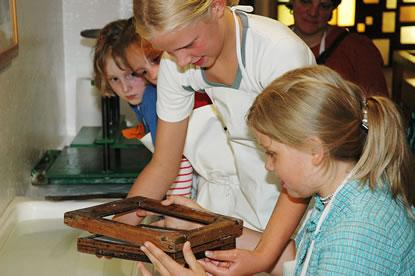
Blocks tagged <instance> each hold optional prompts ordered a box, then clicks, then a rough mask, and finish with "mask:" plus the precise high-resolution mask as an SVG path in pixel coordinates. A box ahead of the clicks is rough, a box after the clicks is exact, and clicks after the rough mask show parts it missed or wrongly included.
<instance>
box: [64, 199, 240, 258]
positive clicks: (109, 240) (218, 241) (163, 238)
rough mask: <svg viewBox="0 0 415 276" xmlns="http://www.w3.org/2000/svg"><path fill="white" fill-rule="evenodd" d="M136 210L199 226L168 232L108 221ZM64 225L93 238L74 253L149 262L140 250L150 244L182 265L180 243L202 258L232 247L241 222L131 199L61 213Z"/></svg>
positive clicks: (82, 240) (83, 241) (84, 240)
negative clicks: (88, 233)
mask: <svg viewBox="0 0 415 276" xmlns="http://www.w3.org/2000/svg"><path fill="white" fill-rule="evenodd" d="M137 209H143V210H147V211H151V212H153V213H157V214H160V215H162V216H170V217H175V218H178V219H182V220H186V221H189V222H195V223H199V224H201V225H202V226H201V227H198V228H196V229H192V230H182V229H172V228H163V227H157V226H152V225H149V224H139V225H136V226H134V225H128V224H125V223H121V222H117V221H114V220H112V219H111V218H108V217H110V216H112V215H116V214H122V213H129V212H133V211H135V210H137ZM64 222H65V224H67V225H69V226H71V227H74V228H79V229H82V230H85V231H88V232H90V233H92V234H94V235H92V236H88V237H80V238H78V241H77V247H78V251H80V252H83V253H89V254H95V255H99V256H108V257H115V258H121V259H127V260H135V261H143V262H150V260H149V259H148V258H147V256H146V255H145V254H144V252H142V251H141V250H140V246H141V245H143V244H144V242H145V241H150V242H152V243H153V244H155V245H156V246H157V247H159V248H160V249H161V250H163V251H164V252H165V253H166V254H168V255H169V256H170V257H171V258H173V259H174V260H176V261H177V262H178V263H181V264H184V263H185V260H184V257H183V253H182V248H183V244H184V243H185V242H186V241H190V244H191V246H192V250H193V252H194V254H195V256H196V258H198V259H199V258H203V257H204V252H205V251H206V250H224V249H233V248H235V240H236V238H237V237H239V236H240V235H241V234H242V228H243V222H242V220H240V219H236V218H233V217H228V216H222V215H218V214H214V213H210V212H206V211H200V210H195V209H192V208H188V207H185V206H182V205H176V204H172V205H169V206H163V205H161V203H160V201H157V200H154V199H149V198H145V197H139V196H137V197H131V198H127V199H122V200H117V201H113V202H109V203H104V204H100V205H97V206H93V207H89V208H84V209H78V210H74V211H70V212H66V213H65V214H64Z"/></svg>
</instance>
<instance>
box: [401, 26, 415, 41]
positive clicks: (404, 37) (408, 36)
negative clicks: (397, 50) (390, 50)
mask: <svg viewBox="0 0 415 276" xmlns="http://www.w3.org/2000/svg"><path fill="white" fill-rule="evenodd" d="M401 44H415V26H405V27H401Z"/></svg>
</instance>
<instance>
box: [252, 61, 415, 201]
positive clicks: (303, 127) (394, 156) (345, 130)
mask: <svg viewBox="0 0 415 276" xmlns="http://www.w3.org/2000/svg"><path fill="white" fill-rule="evenodd" d="M364 111H367V124H366V123H365V124H363V123H362V121H363V119H364ZM248 124H249V125H250V126H251V127H252V128H254V129H255V130H257V131H259V132H260V133H263V134H265V135H267V136H269V137H271V138H272V139H274V140H276V141H278V142H280V143H283V144H287V145H290V146H292V147H295V148H299V149H301V148H302V147H303V146H305V141H307V138H310V137H318V138H319V139H320V140H321V141H322V143H323V147H324V148H325V150H326V155H327V157H328V160H343V161H354V162H356V166H355V172H356V174H355V175H354V178H356V179H359V180H361V182H362V183H368V185H369V186H370V187H371V188H372V189H374V188H376V187H377V186H380V185H389V186H390V189H391V192H392V195H393V197H394V198H397V197H398V198H400V199H401V200H402V202H403V203H404V204H405V205H406V206H407V207H408V208H409V209H410V206H414V205H415V188H414V185H413V181H414V178H413V174H412V169H411V165H412V164H413V160H412V155H411V152H410V150H409V147H408V145H407V141H406V135H405V132H404V126H403V122H402V117H401V116H400V113H399V111H398V109H397V108H396V107H395V104H394V103H393V102H392V101H391V100H389V99H388V98H385V97H381V96H373V97H369V98H367V99H365V98H364V94H363V92H362V90H361V89H360V88H359V87H358V86H356V85H354V84H352V83H350V82H348V81H345V80H344V79H342V78H341V77H340V76H339V75H338V74H337V73H336V72H334V71H333V70H331V69H330V68H328V67H325V66H313V67H306V68H300V69H296V70H293V71H290V72H288V73H286V74H284V75H283V76H281V77H280V78H278V79H276V80H275V81H273V82H272V83H271V84H270V85H269V86H268V87H267V88H266V89H265V90H264V92H262V93H261V94H260V95H259V96H258V97H257V98H256V100H255V102H254V104H253V105H252V107H251V108H250V111H249V114H248ZM365 126H367V128H368V129H366V128H365Z"/></svg>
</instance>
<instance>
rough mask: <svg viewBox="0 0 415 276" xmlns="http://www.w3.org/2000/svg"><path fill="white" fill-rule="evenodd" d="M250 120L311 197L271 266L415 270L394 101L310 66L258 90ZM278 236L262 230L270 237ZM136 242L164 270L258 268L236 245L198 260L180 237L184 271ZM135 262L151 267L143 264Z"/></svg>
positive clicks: (269, 151)
mask: <svg viewBox="0 0 415 276" xmlns="http://www.w3.org/2000/svg"><path fill="white" fill-rule="evenodd" d="M247 120H248V124H249V126H250V127H251V129H252V130H253V133H254V134H255V137H256V139H257V141H258V143H259V145H261V147H262V148H263V150H264V151H265V152H266V155H267V158H266V162H265V166H266V168H267V169H268V170H269V171H271V172H273V173H275V174H276V175H278V176H279V178H280V180H281V183H282V185H283V186H284V187H285V188H286V190H287V192H288V194H289V195H290V196H292V197H296V198H309V197H314V199H315V205H314V207H313V209H312V211H311V212H310V215H308V216H307V218H306V219H305V222H304V224H303V226H302V227H301V229H300V231H299V232H298V234H297V236H296V237H295V240H292V241H290V242H289V243H288V245H287V247H286V248H285V250H284V253H283V254H282V257H281V258H280V259H279V260H278V261H277V264H276V271H274V272H275V273H277V274H281V273H283V272H284V275H357V274H359V275H360V274H362V275H373V274H375V275H408V276H409V275H415V186H414V185H413V183H414V173H413V169H412V168H413V164H414V162H413V161H414V160H413V159H412V158H413V157H412V155H411V153H410V150H409V148H408V145H407V143H406V141H405V133H404V128H403V122H402V118H401V116H400V114H399V112H398V110H397V108H396V107H395V105H394V103H393V102H392V101H391V100H389V99H388V98H386V97H383V96H369V97H365V96H364V93H363V91H362V89H360V88H359V87H358V86H357V85H355V84H353V83H351V82H348V81H345V80H344V79H343V78H341V77H340V76H339V74H337V73H336V72H335V71H333V70H332V69H330V68H328V67H326V66H312V67H307V68H300V69H296V70H293V71H291V72H288V73H286V74H284V75H283V76H282V77H280V78H278V79H276V80H275V81H273V82H272V83H271V84H270V85H269V86H268V87H267V88H266V89H265V90H264V92H263V93H261V94H260V95H259V96H258V97H257V98H256V100H255V102H254V103H253V105H252V107H251V108H250V111H249V114H248V117H247ZM294 171H295V172H296V173H293V172H294ZM270 223H274V222H270ZM275 239H276V238H275V237H273V236H268V239H267V240H266V242H268V243H270V244H274V240H275ZM262 241H264V242H265V240H262ZM142 250H143V251H144V252H145V253H146V254H147V256H149V258H150V260H151V261H152V262H153V264H155V267H156V269H157V270H158V271H160V272H161V275H171V274H172V275H206V272H205V270H204V269H206V270H207V271H208V272H209V273H212V274H213V275H237V274H231V273H230V272H231V271H232V266H233V265H234V263H233V260H235V258H238V257H239V258H242V259H245V263H242V265H240V271H241V273H240V274H239V275H242V274H243V271H244V270H242V269H243V267H245V268H246V270H245V271H250V272H252V266H254V267H259V265H258V264H257V262H259V260H258V257H256V258H255V256H252V255H251V254H246V251H243V250H240V249H235V250H231V251H213V252H206V256H208V257H209V258H212V259H213V260H219V261H225V263H223V264H226V261H227V262H228V263H227V265H220V266H217V264H215V263H213V262H209V261H201V262H200V263H199V262H198V261H196V259H195V258H194V255H193V253H192V251H191V247H190V244H189V243H186V244H185V246H184V248H183V254H184V256H185V258H186V261H187V262H188V264H189V269H187V268H184V267H182V266H181V265H179V264H177V263H175V262H174V261H173V260H172V259H171V258H170V257H169V256H167V255H166V254H165V253H164V252H163V251H161V250H160V249H158V248H157V247H155V246H154V245H153V244H151V243H149V242H147V243H145V245H144V246H142ZM244 256H245V258H244ZM247 256H249V258H246V257H247ZM265 257H266V258H272V257H271V256H265ZM138 267H139V269H140V271H142V272H143V275H148V274H147V271H146V270H145V268H144V267H143V266H142V264H139V266H138ZM257 272H259V271H257ZM170 273H171V274H170Z"/></svg>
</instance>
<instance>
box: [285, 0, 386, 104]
mask: <svg viewBox="0 0 415 276" xmlns="http://www.w3.org/2000/svg"><path fill="white" fill-rule="evenodd" d="M340 3H341V0H290V1H289V2H288V4H287V6H288V8H289V9H291V11H292V13H293V16H294V25H293V26H291V28H292V30H293V31H294V32H295V33H296V34H297V35H298V36H299V37H300V38H301V39H302V40H304V42H305V43H307V45H308V46H309V47H310V48H311V50H312V51H313V53H314V55H315V57H316V61H317V63H318V64H323V65H326V66H328V67H330V68H332V69H334V70H335V71H336V72H338V73H339V74H340V75H341V76H342V77H343V78H345V79H346V80H349V81H351V82H353V83H355V84H357V85H359V86H360V87H361V88H362V89H363V91H365V93H366V95H381V96H388V95H389V93H388V88H387V85H386V80H385V76H384V74H383V71H382V66H383V59H382V56H381V54H380V52H379V50H378V49H377V48H376V46H375V45H374V44H373V42H372V41H371V40H370V39H369V38H367V37H366V36H364V35H360V34H356V33H350V32H349V31H348V30H347V29H346V28H342V27H338V26H332V25H330V24H329V23H328V22H329V21H330V19H331V17H332V14H333V10H334V9H336V8H337V7H338V6H339V4H340Z"/></svg>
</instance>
